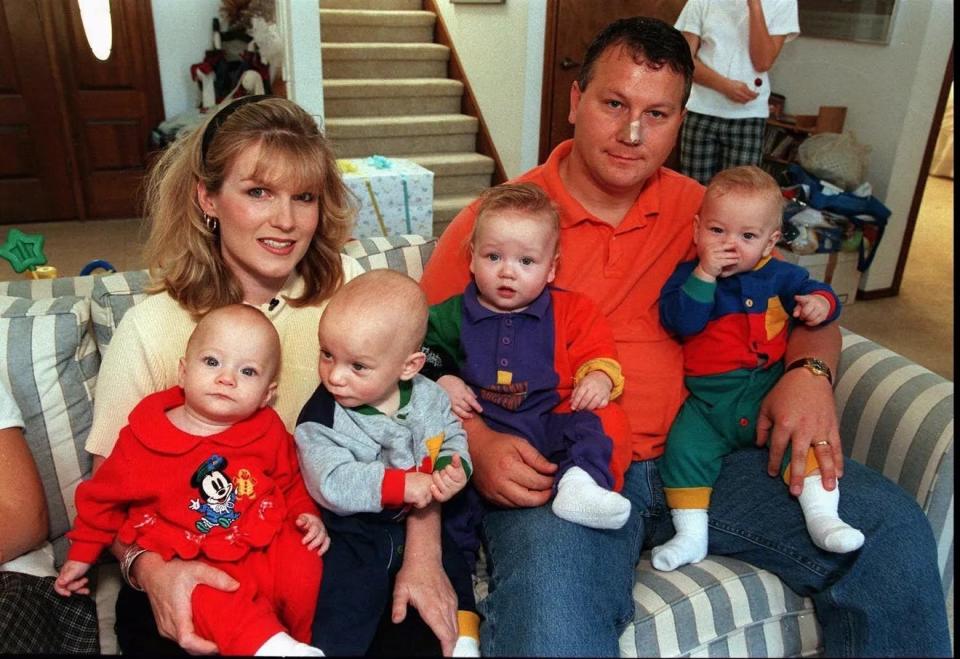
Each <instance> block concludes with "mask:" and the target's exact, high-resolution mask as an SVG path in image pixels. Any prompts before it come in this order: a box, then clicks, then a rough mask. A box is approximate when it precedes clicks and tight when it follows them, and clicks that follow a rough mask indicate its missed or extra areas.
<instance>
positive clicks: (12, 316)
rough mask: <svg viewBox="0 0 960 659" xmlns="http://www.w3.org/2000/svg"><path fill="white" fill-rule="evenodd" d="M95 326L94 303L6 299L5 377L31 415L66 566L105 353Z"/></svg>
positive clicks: (0, 368)
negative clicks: (75, 499) (76, 492)
mask: <svg viewBox="0 0 960 659" xmlns="http://www.w3.org/2000/svg"><path fill="white" fill-rule="evenodd" d="M89 321H90V301H89V299H88V298H84V297H74V296H64V297H53V298H40V299H36V300H30V299H26V298H21V297H10V296H0V355H2V359H0V377H2V378H3V380H4V382H5V384H7V385H8V386H9V388H10V391H11V393H12V394H13V397H14V399H15V400H16V401H17V405H19V407H20V411H21V413H22V414H23V420H24V424H25V427H24V436H25V437H26V440H27V443H28V444H29V446H30V450H31V451H32V453H33V456H34V459H35V460H36V463H37V467H38V469H39V471H40V477H41V479H42V480H43V488H44V492H45V494H46V496H47V507H48V509H49V512H50V535H49V539H50V541H51V542H52V543H53V547H54V552H55V554H56V559H57V564H58V565H59V564H60V563H61V562H62V561H63V559H64V557H65V554H66V549H67V540H66V538H65V537H64V534H65V533H66V532H67V531H68V530H69V528H70V523H71V522H72V521H73V517H74V515H75V514H76V509H75V508H74V505H73V493H74V490H75V489H76V487H77V485H79V483H80V481H81V480H82V479H83V478H84V477H85V476H86V475H87V474H89V472H90V465H91V459H90V455H89V454H88V453H87V452H86V451H85V450H84V448H83V445H84V442H85V441H86V438H87V433H88V432H89V431H90V424H91V422H92V421H93V390H94V387H95V384H96V378H97V371H98V369H99V368H100V353H99V352H98V351H97V346H96V343H95V342H94V340H93V335H92V334H91V332H90V322H89Z"/></svg>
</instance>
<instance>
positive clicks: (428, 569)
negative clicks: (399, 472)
mask: <svg viewBox="0 0 960 659" xmlns="http://www.w3.org/2000/svg"><path fill="white" fill-rule="evenodd" d="M406 544H407V546H406V548H405V549H404V553H403V565H401V566H400V570H399V571H398V572H397V578H396V580H395V581H394V586H393V610H392V614H391V619H392V620H393V623H394V624H398V623H400V622H403V619H404V618H406V617H407V606H408V605H412V606H413V607H414V608H416V609H417V612H419V613H420V617H421V618H423V621H424V622H425V623H426V624H427V626H428V627H430V629H431V630H432V631H433V633H434V635H435V636H436V637H437V640H439V641H440V649H441V651H442V652H443V655H444V656H445V657H449V656H450V654H451V653H452V652H453V646H454V645H455V644H456V642H457V631H458V628H457V595H456V593H455V592H454V590H453V586H451V585H450V579H448V578H447V575H446V573H445V572H444V571H443V561H442V560H441V550H440V505H439V504H436V503H434V504H432V505H430V506H428V507H427V508H424V509H423V510H412V511H410V515H409V516H408V517H407V543H406Z"/></svg>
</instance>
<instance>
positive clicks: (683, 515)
mask: <svg viewBox="0 0 960 659" xmlns="http://www.w3.org/2000/svg"><path fill="white" fill-rule="evenodd" d="M670 516H671V517H672V518H673V527H674V528H675V529H676V531H677V534H676V535H675V536H673V538H671V539H670V540H669V541H667V542H665V543H663V544H662V545H660V546H659V547H654V548H653V552H652V553H653V567H655V568H657V569H658V570H662V571H663V572H669V571H671V570H676V569H677V568H678V567H680V566H681V565H687V564H688V563H697V562H699V561H702V560H703V559H704V558H705V557H706V555H707V510H706V509H705V508H675V509H673V510H671V511H670Z"/></svg>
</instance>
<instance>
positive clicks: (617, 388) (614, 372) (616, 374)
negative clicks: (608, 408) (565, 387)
mask: <svg viewBox="0 0 960 659" xmlns="http://www.w3.org/2000/svg"><path fill="white" fill-rule="evenodd" d="M593 371H601V372H603V373H605V374H606V375H607V377H609V378H610V380H611V381H612V382H613V390H612V391H611V392H610V400H614V399H616V398H617V397H619V396H620V394H622V393H623V383H624V379H623V373H622V372H621V371H620V362H618V361H617V360H615V359H608V358H607V357H597V358H596V359H591V360H589V361H587V362H584V363H583V364H582V365H581V366H580V368H578V369H577V372H576V374H574V376H573V383H574V384H577V383H578V382H580V380H582V379H583V377H584V376H585V375H587V373H592V372H593Z"/></svg>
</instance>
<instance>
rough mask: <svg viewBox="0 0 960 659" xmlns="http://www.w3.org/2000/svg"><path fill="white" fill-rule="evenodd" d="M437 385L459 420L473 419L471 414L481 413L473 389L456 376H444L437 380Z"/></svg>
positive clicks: (481, 410) (481, 409)
mask: <svg viewBox="0 0 960 659" xmlns="http://www.w3.org/2000/svg"><path fill="white" fill-rule="evenodd" d="M437 384H439V385H440V387H441V388H442V389H443V390H444V391H445V392H447V396H449V398H450V409H452V410H453V413H454V414H456V415H457V416H458V417H460V418H461V419H470V418H473V413H474V412H477V413H480V412H483V408H482V407H480V401H479V400H477V395H476V394H474V393H473V389H471V388H470V387H469V386H467V383H466V382H464V381H463V380H461V379H460V378H458V377H457V376H456V375H444V376H441V377H440V378H439V379H438V380H437Z"/></svg>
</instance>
